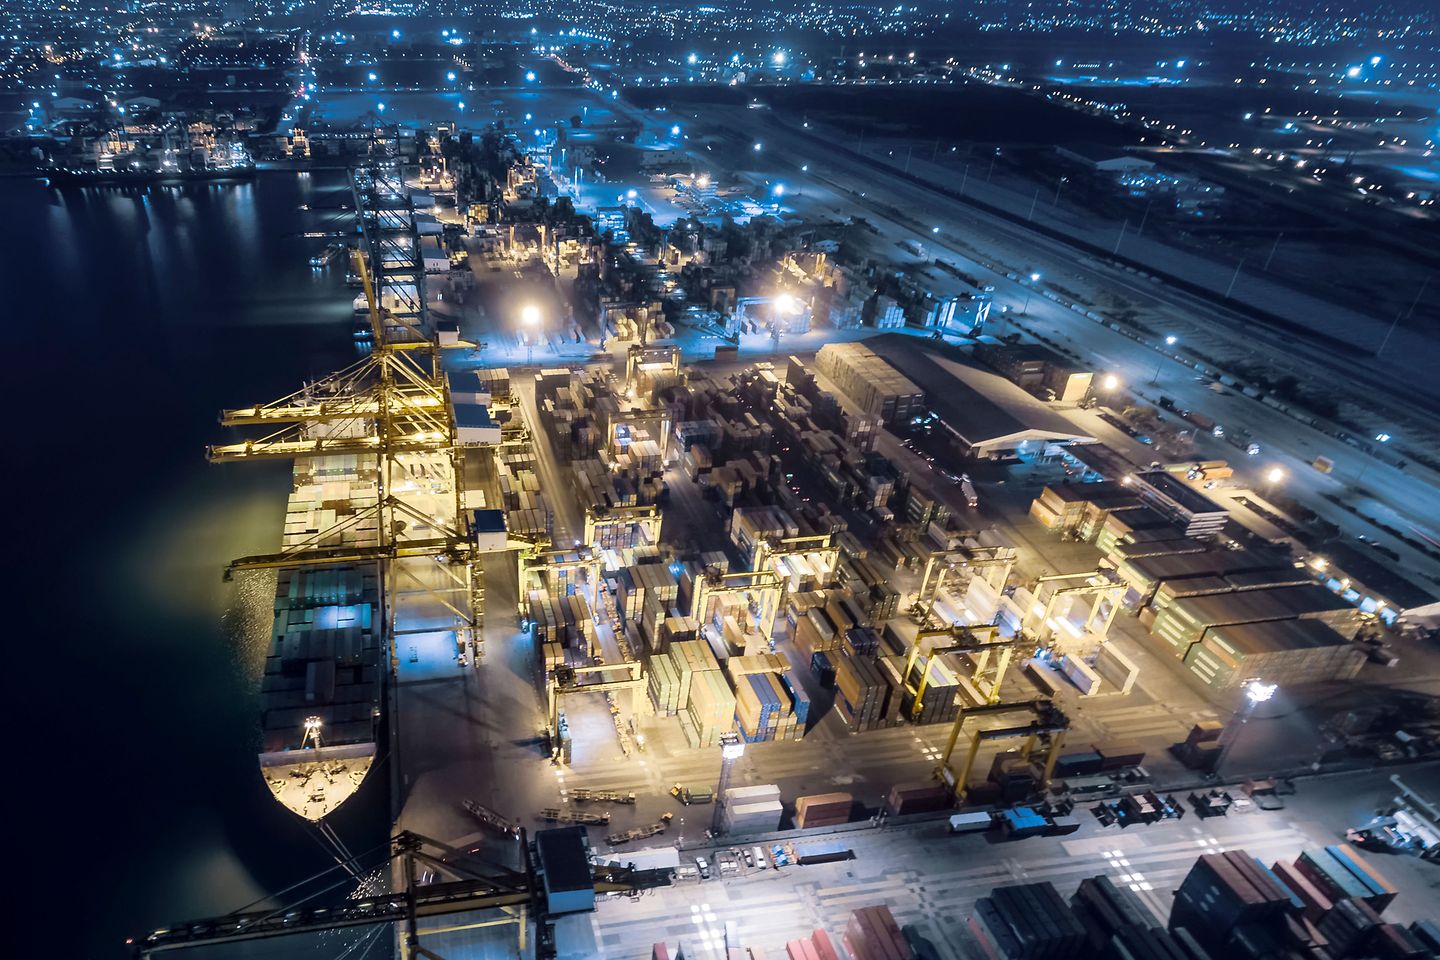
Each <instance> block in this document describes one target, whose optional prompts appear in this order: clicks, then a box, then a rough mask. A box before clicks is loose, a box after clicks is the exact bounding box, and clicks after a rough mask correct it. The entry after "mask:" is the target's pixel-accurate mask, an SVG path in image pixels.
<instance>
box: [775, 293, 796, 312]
mask: <svg viewBox="0 0 1440 960" xmlns="http://www.w3.org/2000/svg"><path fill="white" fill-rule="evenodd" d="M798 305H799V304H798V303H797V302H796V300H795V298H794V297H792V296H790V294H788V293H782V294H780V296H778V297H776V298H775V309H777V310H779V311H780V312H781V313H791V312H793V311H794V310H795V308H796V307H797V306H798Z"/></svg>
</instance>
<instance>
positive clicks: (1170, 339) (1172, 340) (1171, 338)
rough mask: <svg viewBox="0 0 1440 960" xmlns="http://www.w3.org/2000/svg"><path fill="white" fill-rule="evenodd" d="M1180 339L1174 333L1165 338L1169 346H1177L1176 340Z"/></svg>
mask: <svg viewBox="0 0 1440 960" xmlns="http://www.w3.org/2000/svg"><path fill="white" fill-rule="evenodd" d="M1178 340H1179V338H1178V337H1176V336H1175V335H1174V334H1173V333H1172V334H1171V335H1170V336H1168V337H1166V338H1165V345H1166V346H1167V347H1173V346H1175V344H1176V342H1177V341H1178Z"/></svg>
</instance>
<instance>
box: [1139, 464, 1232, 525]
mask: <svg viewBox="0 0 1440 960" xmlns="http://www.w3.org/2000/svg"><path fill="white" fill-rule="evenodd" d="M1135 478H1136V480H1138V481H1140V482H1141V483H1143V484H1146V485H1147V486H1149V487H1151V488H1153V489H1154V490H1156V491H1157V492H1159V493H1162V494H1164V495H1165V496H1167V497H1169V498H1170V499H1171V500H1173V501H1175V502H1176V503H1178V504H1179V505H1180V507H1181V509H1183V510H1185V511H1187V512H1189V513H1191V514H1199V513H1225V512H1226V511H1225V508H1224V507H1222V506H1220V504H1218V503H1216V502H1215V501H1214V500H1211V499H1210V498H1209V497H1207V496H1205V495H1204V494H1203V493H1201V492H1200V491H1199V490H1196V489H1195V488H1193V487H1191V486H1188V485H1187V484H1186V483H1185V482H1184V481H1182V480H1179V479H1177V478H1176V477H1175V476H1173V475H1171V474H1169V473H1167V472H1165V471H1164V470H1146V471H1145V472H1144V473H1139V474H1136V477H1135Z"/></svg>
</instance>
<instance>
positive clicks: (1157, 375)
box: [1150, 334, 1177, 386]
mask: <svg viewBox="0 0 1440 960" xmlns="http://www.w3.org/2000/svg"><path fill="white" fill-rule="evenodd" d="M1176 340H1177V338H1176V337H1175V335H1174V334H1171V335H1170V336H1168V337H1166V338H1165V346H1167V347H1173V346H1175V343H1176ZM1164 365H1165V358H1164V357H1161V358H1160V362H1159V363H1157V364H1155V376H1153V377H1151V378H1150V384H1151V385H1152V386H1153V385H1154V384H1155V381H1157V380H1159V379H1160V368H1161V367H1163V366H1164Z"/></svg>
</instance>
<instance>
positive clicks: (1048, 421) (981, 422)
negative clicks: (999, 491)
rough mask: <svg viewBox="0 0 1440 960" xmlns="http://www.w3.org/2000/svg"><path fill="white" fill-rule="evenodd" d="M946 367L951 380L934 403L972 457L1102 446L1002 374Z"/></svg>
mask: <svg viewBox="0 0 1440 960" xmlns="http://www.w3.org/2000/svg"><path fill="white" fill-rule="evenodd" d="M946 369H947V371H949V372H950V373H951V374H952V377H951V382H950V384H949V385H948V386H947V388H946V392H945V395H944V396H943V397H942V396H940V395H938V394H937V395H936V396H935V397H934V399H933V403H932V405H933V406H934V407H935V410H936V412H937V413H939V414H940V416H941V417H942V418H943V420H944V422H945V426H946V427H948V428H949V429H950V431H951V433H953V434H954V435H955V437H956V438H957V439H958V440H959V441H960V442H961V445H962V446H963V448H964V452H965V453H966V454H967V455H969V456H972V457H979V458H986V459H990V460H999V459H1002V458H1006V457H1014V456H1026V457H1037V456H1044V455H1046V450H1047V448H1048V447H1050V446H1051V445H1054V444H1059V445H1063V446H1068V445H1070V444H1085V443H1095V442H1096V439H1095V438H1094V437H1092V436H1088V435H1086V434H1083V433H1078V432H1077V431H1076V429H1075V425H1074V424H1072V423H1070V422H1069V421H1068V420H1066V419H1065V418H1064V417H1061V416H1060V415H1059V414H1056V413H1055V412H1053V411H1052V410H1050V408H1049V407H1047V406H1046V405H1045V404H1044V403H1042V402H1041V401H1039V400H1037V399H1036V398H1034V397H1032V396H1030V394H1028V393H1026V392H1025V391H1024V390H1022V389H1020V388H1019V387H1018V386H1016V385H1015V384H1013V383H1011V382H1010V381H1009V380H1006V379H1005V378H1004V377H1002V376H1000V375H999V374H997V373H992V372H990V371H988V370H981V369H979V368H976V367H968V366H962V365H960V364H947V365H946Z"/></svg>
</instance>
